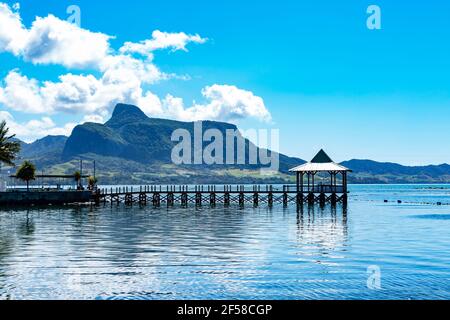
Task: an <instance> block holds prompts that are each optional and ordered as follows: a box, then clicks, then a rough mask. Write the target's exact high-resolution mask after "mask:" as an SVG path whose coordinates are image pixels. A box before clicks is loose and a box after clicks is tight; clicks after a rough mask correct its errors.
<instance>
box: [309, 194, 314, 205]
mask: <svg viewBox="0 0 450 320" xmlns="http://www.w3.org/2000/svg"><path fill="white" fill-rule="evenodd" d="M308 204H310V205H313V204H314V193H313V192H310V193H309V194H308Z"/></svg>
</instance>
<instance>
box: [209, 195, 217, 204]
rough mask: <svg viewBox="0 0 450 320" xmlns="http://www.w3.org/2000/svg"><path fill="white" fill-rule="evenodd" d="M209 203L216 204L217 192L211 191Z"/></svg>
mask: <svg viewBox="0 0 450 320" xmlns="http://www.w3.org/2000/svg"><path fill="white" fill-rule="evenodd" d="M209 204H210V205H211V206H212V207H213V206H215V205H216V193H215V192H211V193H210V194H209Z"/></svg>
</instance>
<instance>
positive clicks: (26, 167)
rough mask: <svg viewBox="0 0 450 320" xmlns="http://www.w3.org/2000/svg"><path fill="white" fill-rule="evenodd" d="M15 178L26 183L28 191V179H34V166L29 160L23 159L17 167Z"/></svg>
mask: <svg viewBox="0 0 450 320" xmlns="http://www.w3.org/2000/svg"><path fill="white" fill-rule="evenodd" d="M16 178H17V179H20V180H22V181H25V182H26V183H27V191H30V181H31V180H35V179H36V167H35V166H34V164H32V163H31V162H30V161H25V162H24V163H22V165H21V166H20V167H19V169H18V170H17V173H16Z"/></svg>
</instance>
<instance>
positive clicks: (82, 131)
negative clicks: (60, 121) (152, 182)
mask: <svg viewBox="0 0 450 320" xmlns="http://www.w3.org/2000/svg"><path fill="white" fill-rule="evenodd" d="M180 129H181V130H185V131H186V132H188V133H189V135H190V137H192V138H194V137H195V123H194V122H181V121H174V120H167V119H153V118H149V117H147V116H146V115H145V114H144V113H143V112H142V111H141V110H140V109H139V108H138V107H136V106H132V105H125V104H118V105H117V106H116V108H115V110H114V112H113V114H112V117H111V119H110V120H109V121H108V122H106V123H105V124H97V123H86V124H83V125H80V126H77V127H76V128H75V129H74V130H73V132H72V135H71V136H70V137H69V139H68V140H67V142H66V145H65V147H64V151H63V154H62V158H63V159H65V160H70V159H73V158H75V157H79V155H83V154H97V155H100V156H104V157H117V158H121V159H126V160H130V161H135V162H138V163H141V164H146V165H152V164H156V163H160V164H171V163H172V150H173V148H174V147H175V146H176V145H177V144H178V142H173V141H172V140H171V137H172V133H173V132H174V131H176V130H180ZM209 129H215V130H216V131H218V132H220V133H221V135H222V137H224V138H225V137H226V136H227V131H228V130H232V131H233V132H239V131H238V128H237V127H236V126H235V125H232V124H229V123H224V122H216V121H203V122H202V130H203V132H205V131H206V130H209ZM202 137H203V135H201V137H200V139H201V138H202ZM208 144H210V142H203V143H202V146H203V148H205V147H206V146H207V145H208ZM245 146H246V148H247V150H249V148H250V147H252V148H254V149H255V150H257V152H258V153H259V148H257V147H256V146H255V145H254V144H253V143H252V142H250V141H249V140H247V139H245ZM237 148H238V147H237V143H236V144H235V148H234V155H235V158H236V155H237ZM190 153H191V163H194V142H193V141H192V143H191V152H190ZM222 153H223V157H222V159H226V158H227V156H228V154H227V150H226V143H225V141H223V150H222ZM245 163H246V164H238V165H227V166H225V167H226V168H238V169H252V170H255V169H260V168H262V167H264V165H262V164H261V163H260V162H258V163H257V164H254V165H253V164H252V165H250V164H249V163H250V161H249V157H248V152H246V158H245ZM302 163H304V160H301V159H297V158H291V157H287V156H285V155H280V171H281V172H283V173H287V172H288V171H289V169H290V168H292V167H293V166H295V165H298V164H302ZM197 167H203V168H204V167H206V165H198V166H197ZM208 167H209V166H208ZM221 167H222V168H223V166H221Z"/></svg>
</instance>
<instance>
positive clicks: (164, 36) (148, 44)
mask: <svg viewBox="0 0 450 320" xmlns="http://www.w3.org/2000/svg"><path fill="white" fill-rule="evenodd" d="M206 41H207V39H206V38H202V37H200V35H198V34H195V35H190V34H186V33H184V32H179V33H169V32H161V31H159V30H155V31H153V33H152V38H151V39H148V40H144V41H141V42H139V43H135V42H125V44H124V45H123V47H122V48H120V52H122V53H138V54H141V55H143V56H147V57H149V58H150V59H152V58H153V53H152V52H153V51H156V50H161V49H171V50H172V51H177V50H183V51H187V49H186V46H187V44H188V43H190V42H193V43H200V44H201V43H205V42H206Z"/></svg>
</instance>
